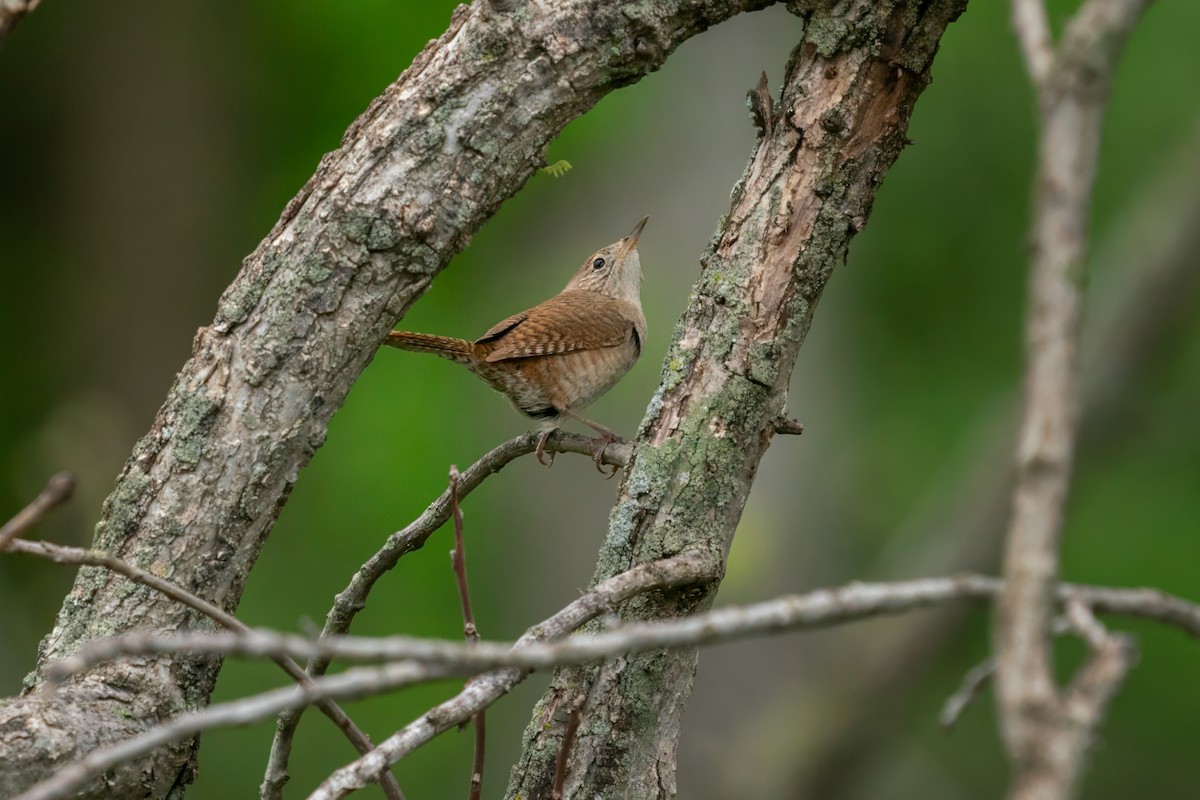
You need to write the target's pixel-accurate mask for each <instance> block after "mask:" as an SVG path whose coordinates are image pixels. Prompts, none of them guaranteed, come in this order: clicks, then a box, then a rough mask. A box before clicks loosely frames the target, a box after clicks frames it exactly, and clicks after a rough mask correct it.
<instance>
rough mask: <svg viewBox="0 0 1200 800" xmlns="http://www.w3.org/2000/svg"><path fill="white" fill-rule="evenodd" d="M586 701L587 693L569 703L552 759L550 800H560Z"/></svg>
mask: <svg viewBox="0 0 1200 800" xmlns="http://www.w3.org/2000/svg"><path fill="white" fill-rule="evenodd" d="M587 699H588V693H587V692H580V693H579V694H578V695H576V696H575V700H574V702H572V703H571V713H570V715H569V716H568V717H567V725H566V727H565V728H563V737H562V745H561V746H560V747H559V748H558V755H557V756H556V757H555V759H554V788H553V789H552V790H551V792H550V800H562V796H563V787H564V786H565V785H566V783H567V764H568V762H569V761H570V760H571V748H572V747H574V746H575V734H576V733H577V732H578V731H579V723H580V722H582V721H583V706H584V705H585V704H586V703H587Z"/></svg>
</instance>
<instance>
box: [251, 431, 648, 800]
mask: <svg viewBox="0 0 1200 800" xmlns="http://www.w3.org/2000/svg"><path fill="white" fill-rule="evenodd" d="M538 435H539V434H537V433H532V432H531V433H527V434H523V435H521V436H517V437H515V438H513V439H510V440H508V441H507V442H505V443H504V444H501V445H499V446H498V447H495V448H493V449H491V450H490V451H488V452H487V453H485V454H484V455H483V457H481V458H480V459H479V460H478V461H476V462H475V463H474V464H472V465H471V466H470V467H468V468H467V470H466V471H465V472H463V473H462V474H461V475H460V476H459V479H458V486H457V498H458V500H460V501H461V500H462V499H463V498H464V497H466V496H467V495H468V494H470V493H471V492H472V491H474V490H475V489H476V488H477V487H478V486H479V485H480V484H481V483H483V481H484V480H485V479H486V478H488V477H489V476H491V475H493V474H495V473H497V472H499V471H500V470H501V469H503V468H504V466H505V465H506V464H508V463H509V462H510V461H512V460H513V459H515V458H519V457H520V456H523V455H528V454H530V453H532V452H534V450H535V449H536V447H537V439H538ZM546 450H547V451H549V452H551V453H579V454H581V455H592V454H593V453H594V452H595V450H596V444H595V440H594V439H591V438H589V437H587V436H580V435H579V434H574V433H566V432H565V431H561V430H559V431H555V432H554V433H552V434H551V435H550V438H549V440H547V442H546ZM630 450H631V447H630V445H628V444H613V445H609V446H608V447H606V448H604V452H603V453H602V454H601V463H604V464H610V465H612V466H616V467H624V466H625V465H626V464H627V463H628V461H629V453H630ZM453 507H454V494H453V493H452V492H451V490H450V489H447V490H446V491H444V492H442V494H441V495H440V496H439V497H438V498H437V499H436V500H434V501H433V502H432V503H430V505H429V507H428V508H426V509H425V511H424V512H422V513H421V516H419V517H417V518H416V519H415V520H413V521H412V522H410V523H409V524H408V525H407V526H406V527H405V528H404V529H403V530H400V531H397V532H396V533H393V534H392V535H391V536H389V537H388V540H387V542H385V543H384V545H383V547H381V548H380V549H379V550H378V551H376V553H375V554H374V555H373V556H371V558H370V559H368V560H367V562H366V563H365V564H363V565H362V566H361V567H359V569H357V570H356V571H355V573H354V576H353V577H352V578H351V579H350V584H349V585H348V586H347V587H346V588H345V589H343V590H342V591H341V592H339V593H338V595H337V597H336V598H335V599H334V604H333V607H332V608H331V609H329V613H328V614H327V615H326V616H325V627H324V629H323V630H322V631H321V636H322V638H324V637H329V636H337V635H340V634H344V633H346V632H347V631H348V630H350V625H351V623H352V622H353V621H354V617H355V616H356V615H357V614H358V612H359V611H361V610H362V609H363V608H365V607H366V604H367V596H368V595H369V594H370V593H371V589H372V588H373V587H374V586H375V582H376V581H378V580H379V579H380V578H382V577H383V576H384V575H385V574H386V573H387V572H388V571H389V570H391V569H392V568H393V567H395V566H396V563H397V562H398V561H399V560H400V559H401V558H403V557H404V556H405V555H407V554H408V553H411V552H413V551H414V550H418V549H420V548H421V547H423V546H424V544H425V542H426V540H427V539H428V538H429V537H430V536H432V535H433V532H434V531H436V530H437V529H438V528H440V527H441V526H442V525H444V524H445V523H446V521H447V520H448V519H450V517H451V516H452V513H453ZM331 660H332V659H331V658H328V657H325V656H321V655H317V656H314V657H312V658H310V659H309V662H308V666H307V667H306V671H307V673H308V674H309V675H313V676H316V675H324V674H325V672H326V670H328V669H329V664H330V661H331ZM303 713H304V707H303V706H301V707H299V708H294V709H290V710H287V711H284V712H283V713H281V714H280V715H279V719H278V721H277V722H276V724H275V737H274V739H273V740H272V742H271V755H270V757H269V758H268V761H267V772H266V776H265V777H264V778H263V785H262V791H261V794H262V796H263V798H264V800H270V799H271V798H279V797H280V796H281V792H282V790H283V785H284V784H285V783H286V782H287V763H288V759H289V758H290V756H291V751H292V741H293V739H294V737H295V734H296V726H297V725H298V724H299V723H300V717H301V716H302V715H303Z"/></svg>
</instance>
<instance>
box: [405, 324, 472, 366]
mask: <svg viewBox="0 0 1200 800" xmlns="http://www.w3.org/2000/svg"><path fill="white" fill-rule="evenodd" d="M383 343H384V344H386V345H389V346H391V347H398V348H400V349H401V350H412V351H414V352H417V353H433V354H434V355H437V356H441V357H442V358H448V359H450V360H451V361H457V362H458V363H460V364H470V363H471V362H473V361H474V360H475V343H474V342H468V341H467V340H466V339H455V338H454V337H452V336H435V335H433V334H432V333H409V332H408V331H392V332H391V333H389V334H388V335H387V339H385V340H384V342H383Z"/></svg>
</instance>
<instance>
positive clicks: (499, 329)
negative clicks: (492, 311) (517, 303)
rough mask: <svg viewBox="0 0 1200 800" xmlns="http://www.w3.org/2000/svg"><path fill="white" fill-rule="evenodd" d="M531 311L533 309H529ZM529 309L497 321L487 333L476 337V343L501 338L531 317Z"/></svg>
mask: <svg viewBox="0 0 1200 800" xmlns="http://www.w3.org/2000/svg"><path fill="white" fill-rule="evenodd" d="M529 311H533V309H529ZM529 311H522V312H520V313H519V314H513V315H512V316H511V317H509V318H507V319H503V320H501V321H500V322H497V323H496V324H495V325H493V326H492V327H490V328H488V332H487V333H485V334H484V335H483V336H480V337H479V338H478V339H476V340H475V344H483V343H484V342H491V341H494V340H496V339H499V338H500V337H501V336H503V335H504V334H506V333H508V332H509V331H511V330H512V329H513V328H515V327H517V326H518V325H520V324H521V323H522V322H524V321H525V320H526V318H528V317H529Z"/></svg>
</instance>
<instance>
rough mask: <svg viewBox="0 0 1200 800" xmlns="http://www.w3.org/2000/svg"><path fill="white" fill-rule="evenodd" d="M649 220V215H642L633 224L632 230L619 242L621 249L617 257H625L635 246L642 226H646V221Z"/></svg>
mask: <svg viewBox="0 0 1200 800" xmlns="http://www.w3.org/2000/svg"><path fill="white" fill-rule="evenodd" d="M649 221H650V218H649V217H642V221H641V222H639V223H638V224H637V225H634V226H633V230H631V231H630V232H629V235H628V236H626V237H625V239H624V240H623V241H622V242H621V251H620V253H619V254H618V255H617V257H618V258H625V256H627V255H629V254H630V252H632V251H633V248H634V247H636V246H637V241H638V237H639V236H641V235H642V228H644V227H646V223H647V222H649Z"/></svg>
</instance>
